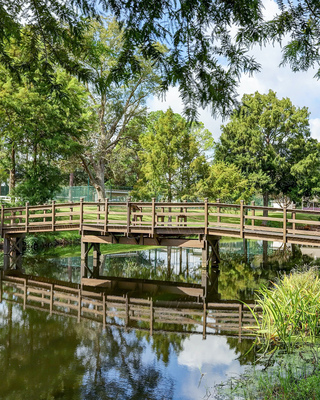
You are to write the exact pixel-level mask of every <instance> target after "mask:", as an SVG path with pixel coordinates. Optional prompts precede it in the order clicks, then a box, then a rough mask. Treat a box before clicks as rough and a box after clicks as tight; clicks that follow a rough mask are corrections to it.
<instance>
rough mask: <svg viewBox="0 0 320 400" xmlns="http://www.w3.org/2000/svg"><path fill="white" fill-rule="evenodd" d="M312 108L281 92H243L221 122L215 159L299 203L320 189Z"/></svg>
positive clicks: (268, 190)
mask: <svg viewBox="0 0 320 400" xmlns="http://www.w3.org/2000/svg"><path fill="white" fill-rule="evenodd" d="M308 117H309V113H308V110H307V108H305V107H303V108H298V107H295V106H294V105H293V104H292V103H291V101H290V100H289V99H288V98H283V99H278V98H277V97H276V93H274V92H273V91H271V90H270V91H269V93H268V94H260V93H258V92H256V93H255V94H253V95H244V96H243V98H242V101H241V105H240V106H239V107H237V108H236V109H235V111H234V112H233V114H232V116H231V120H230V122H229V123H228V124H226V125H224V126H222V134H221V137H220V141H219V143H218V144H217V147H216V153H215V158H216V160H217V161H224V162H226V163H229V164H234V165H236V166H237V167H238V168H239V169H240V170H241V171H242V173H243V174H245V176H246V177H247V178H248V179H249V180H250V181H251V182H252V184H253V186H254V187H255V189H256V190H257V191H259V192H262V193H264V194H266V193H270V194H273V195H284V196H287V197H290V198H291V200H294V201H299V200H300V199H301V196H311V195H313V194H316V193H318V191H319V188H320V180H319V178H320V176H319V171H320V153H319V143H318V142H317V140H316V139H313V138H311V136H310V128H309V120H308Z"/></svg>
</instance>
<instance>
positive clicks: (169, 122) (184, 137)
mask: <svg viewBox="0 0 320 400" xmlns="http://www.w3.org/2000/svg"><path fill="white" fill-rule="evenodd" d="M209 135H210V133H209V132H208V131H207V130H205V129H204V128H203V125H202V124H196V125H188V124H187V121H186V120H185V119H184V118H182V117H181V116H180V115H179V114H174V113H173V111H172V110H171V108H169V109H168V110H167V111H166V112H165V113H164V112H163V111H157V112H152V113H150V114H149V117H148V124H147V129H146V131H145V132H144V133H143V134H141V136H140V145H141V151H140V152H139V158H140V163H141V175H140V179H139V181H138V182H137V185H136V186H135V188H134V189H135V190H134V191H133V195H134V196H135V197H139V198H142V199H151V197H163V198H164V199H165V200H167V201H172V200H173V199H176V200H179V199H188V198H192V197H193V196H194V194H193V190H194V186H195V183H196V182H197V181H198V179H200V178H201V177H202V173H203V171H204V170H205V169H206V159H205V156H204V155H203V154H202V152H201V146H200V143H199V141H198V140H197V139H200V138H203V137H205V136H209Z"/></svg>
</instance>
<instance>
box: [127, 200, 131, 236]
mask: <svg viewBox="0 0 320 400" xmlns="http://www.w3.org/2000/svg"><path fill="white" fill-rule="evenodd" d="M130 220H131V197H130V196H129V197H128V199H127V236H129V233H130Z"/></svg>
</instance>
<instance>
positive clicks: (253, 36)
mask: <svg viewBox="0 0 320 400" xmlns="http://www.w3.org/2000/svg"><path fill="white" fill-rule="evenodd" d="M277 3H278V5H279V7H280V10H279V12H278V13H277V15H276V16H275V17H274V18H273V19H272V20H270V21H265V22H261V21H260V23H259V22H257V23H256V24H255V23H253V24H252V26H251V27H249V28H248V29H241V30H240V34H239V37H238V40H239V42H241V43H243V44H244V45H250V44H252V43H254V42H259V43H260V44H265V43H266V42H267V41H272V42H273V43H274V42H276V41H278V42H280V43H281V42H282V41H283V39H285V42H286V43H287V44H286V45H285V46H283V51H282V56H283V57H282V62H281V65H285V64H289V65H290V66H291V68H292V70H293V71H295V72H296V71H307V70H308V69H310V68H318V70H317V72H316V75H315V76H316V77H317V78H319V77H320V69H319V61H320V52H319V43H320V29H319V28H320V25H319V21H320V11H319V2H318V0H297V1H294V2H292V1H289V0H281V1H278V2H277Z"/></svg>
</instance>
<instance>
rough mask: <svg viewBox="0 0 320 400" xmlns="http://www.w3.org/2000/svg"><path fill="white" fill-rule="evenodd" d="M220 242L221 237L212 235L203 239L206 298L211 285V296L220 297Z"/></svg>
mask: <svg viewBox="0 0 320 400" xmlns="http://www.w3.org/2000/svg"><path fill="white" fill-rule="evenodd" d="M219 240H220V237H219V236H210V235H205V236H204V239H203V248H202V273H201V285H202V286H203V287H204V297H207V295H208V294H209V293H208V285H210V292H211V293H210V294H216V295H217V296H218V277H219V274H220V270H219V264H220V255H219Z"/></svg>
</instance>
